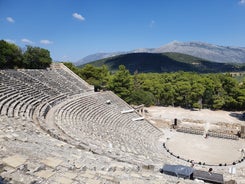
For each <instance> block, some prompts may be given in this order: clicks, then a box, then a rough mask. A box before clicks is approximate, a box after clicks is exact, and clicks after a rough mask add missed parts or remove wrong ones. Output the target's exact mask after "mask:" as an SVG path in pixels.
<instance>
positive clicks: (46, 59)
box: [24, 46, 52, 69]
mask: <svg viewBox="0 0 245 184" xmlns="http://www.w3.org/2000/svg"><path fill="white" fill-rule="evenodd" d="M51 63H52V59H51V57H50V52H49V51H48V50H46V49H43V48H40V47H32V46H27V49H26V51H25V53H24V64H25V66H26V68H35V69H38V68H47V67H49V66H50V64H51Z"/></svg>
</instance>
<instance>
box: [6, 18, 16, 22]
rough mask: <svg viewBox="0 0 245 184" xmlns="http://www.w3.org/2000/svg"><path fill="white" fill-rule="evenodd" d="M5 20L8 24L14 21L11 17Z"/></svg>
mask: <svg viewBox="0 0 245 184" xmlns="http://www.w3.org/2000/svg"><path fill="white" fill-rule="evenodd" d="M6 20H7V21H8V22H10V23H14V22H15V20H14V19H13V18H12V17H6Z"/></svg>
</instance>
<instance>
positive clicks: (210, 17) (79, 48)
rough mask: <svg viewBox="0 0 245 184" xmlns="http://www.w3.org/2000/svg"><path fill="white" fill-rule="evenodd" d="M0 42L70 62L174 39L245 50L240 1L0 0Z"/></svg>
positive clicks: (244, 3) (244, 5) (244, 4)
mask: <svg viewBox="0 0 245 184" xmlns="http://www.w3.org/2000/svg"><path fill="white" fill-rule="evenodd" d="M0 39H4V40H7V41H9V42H14V43H15V44H17V45H19V46H20V47H24V46H25V45H32V46H38V47H42V48H45V49H48V50H50V52H51V57H52V58H53V60H56V61H57V60H58V61H72V62H75V61H77V60H79V59H81V58H83V57H85V56H87V55H89V54H93V53H97V52H112V51H128V50H133V49H137V48H156V47H160V46H162V45H165V44H167V43H169V42H171V41H174V40H177V41H201V42H208V43H212V44H218V45H225V46H241V47H245V0H151V1H150V0H137V1H136V0H123V1H122V0H104V1H103V0H0Z"/></svg>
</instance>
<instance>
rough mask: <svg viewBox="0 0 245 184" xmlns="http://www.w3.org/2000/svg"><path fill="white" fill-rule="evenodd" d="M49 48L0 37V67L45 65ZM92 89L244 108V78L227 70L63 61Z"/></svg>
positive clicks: (162, 101) (146, 100)
mask: <svg viewBox="0 0 245 184" xmlns="http://www.w3.org/2000/svg"><path fill="white" fill-rule="evenodd" d="M51 63H52V58H51V57H50V52H49V51H48V50H46V49H43V48H40V47H32V46H26V49H25V50H23V49H20V48H19V47H18V46H17V45H15V44H12V43H8V42H6V41H4V40H0V69H18V68H30V69H44V68H47V67H49V66H50V64H51ZM63 63H64V64H65V65H66V66H67V67H68V68H69V69H71V70H72V71H73V72H75V73H76V74H77V75H78V76H79V77H81V78H82V79H83V80H85V81H87V82H88V83H89V84H91V85H94V86H95V90H96V91H99V90H111V91H113V92H114V93H115V94H117V95H118V96H119V97H120V98H122V99H123V100H125V101H126V102H127V103H129V104H131V105H132V104H133V105H140V104H145V105H146V106H151V105H159V106H180V107H183V108H189V109H190V108H198V109H202V108H209V109H213V110H219V109H222V110H235V111H244V110H245V78H243V81H242V82H239V81H238V80H236V79H235V78H233V77H232V76H231V75H230V74H229V73H227V74H223V73H209V74H199V73H195V72H183V71H179V72H169V73H138V72H137V71H136V72H134V74H130V72H129V70H128V69H127V68H126V67H125V66H124V65H120V66H119V68H118V70H117V71H116V72H114V73H112V72H110V71H109V69H108V68H107V67H106V66H105V65H103V66H101V67H95V66H93V65H91V64H87V65H85V66H84V67H83V68H78V67H76V66H74V65H73V63H70V62H63Z"/></svg>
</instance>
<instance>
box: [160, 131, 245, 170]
mask: <svg viewBox="0 0 245 184" xmlns="http://www.w3.org/2000/svg"><path fill="white" fill-rule="evenodd" d="M164 132H165V136H166V137H165V138H166V139H165V141H166V142H165V145H166V149H169V151H170V152H172V153H173V154H174V155H176V156H179V157H180V158H184V159H186V160H194V162H195V163H199V162H201V163H205V164H210V165H219V164H222V165H223V164H225V163H226V164H232V163H233V162H234V161H237V160H240V159H241V158H242V152H241V148H242V146H244V140H229V139H221V138H213V137H208V138H204V137H203V136H201V135H194V134H186V133H180V132H176V131H167V130H165V131H164Z"/></svg>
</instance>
